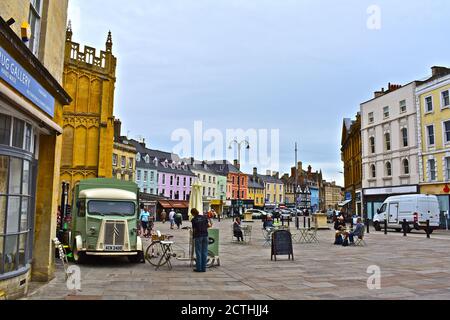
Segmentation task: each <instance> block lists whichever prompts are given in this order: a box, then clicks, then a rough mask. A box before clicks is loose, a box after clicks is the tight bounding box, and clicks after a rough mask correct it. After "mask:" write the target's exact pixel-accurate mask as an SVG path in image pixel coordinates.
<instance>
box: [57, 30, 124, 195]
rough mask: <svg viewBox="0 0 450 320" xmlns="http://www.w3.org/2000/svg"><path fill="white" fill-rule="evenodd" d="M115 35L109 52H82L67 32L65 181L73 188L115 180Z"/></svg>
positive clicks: (109, 43) (110, 38)
mask: <svg viewBox="0 0 450 320" xmlns="http://www.w3.org/2000/svg"><path fill="white" fill-rule="evenodd" d="M112 45H113V44H112V37H111V32H109V34H108V38H107V41H106V51H100V53H99V56H97V55H96V52H95V51H96V50H95V49H94V48H91V47H88V46H85V47H84V51H81V50H80V45H79V44H78V43H75V42H72V28H71V26H70V23H69V26H68V28H67V31H66V45H65V59H64V76H63V83H64V89H65V90H66V91H67V92H68V93H69V95H70V96H71V97H72V98H73V102H72V103H71V104H70V106H67V107H65V108H64V113H63V117H64V124H63V129H64V133H63V142H62V155H61V182H63V181H65V182H68V183H69V184H70V188H72V187H73V186H74V184H75V183H76V182H78V181H80V180H84V179H88V178H97V177H98V178H111V177H112V153H113V144H114V116H113V109H114V90H115V82H116V63H117V60H116V58H115V57H114V56H113V54H112Z"/></svg>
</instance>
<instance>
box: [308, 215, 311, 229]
mask: <svg viewBox="0 0 450 320" xmlns="http://www.w3.org/2000/svg"><path fill="white" fill-rule="evenodd" d="M308 230H311V218H310V217H308Z"/></svg>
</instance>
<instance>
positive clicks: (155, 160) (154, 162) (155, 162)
mask: <svg viewBox="0 0 450 320" xmlns="http://www.w3.org/2000/svg"><path fill="white" fill-rule="evenodd" d="M153 164H154V165H155V166H156V167H157V166H158V158H156V157H155V159H153Z"/></svg>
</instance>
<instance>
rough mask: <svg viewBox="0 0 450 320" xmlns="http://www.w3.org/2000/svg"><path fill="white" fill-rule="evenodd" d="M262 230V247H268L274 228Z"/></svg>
mask: <svg viewBox="0 0 450 320" xmlns="http://www.w3.org/2000/svg"><path fill="white" fill-rule="evenodd" d="M262 230H263V231H262V232H263V237H264V243H263V247H265V246H270V245H271V244H272V232H273V230H274V228H263V229H262Z"/></svg>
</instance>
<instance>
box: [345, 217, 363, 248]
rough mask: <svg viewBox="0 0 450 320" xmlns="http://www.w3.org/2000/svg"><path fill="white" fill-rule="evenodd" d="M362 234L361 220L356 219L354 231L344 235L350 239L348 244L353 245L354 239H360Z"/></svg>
mask: <svg viewBox="0 0 450 320" xmlns="http://www.w3.org/2000/svg"><path fill="white" fill-rule="evenodd" d="M363 233H364V224H363V223H362V220H361V218H358V219H356V227H355V230H353V231H351V232H349V233H347V234H346V239H347V237H348V238H349V239H350V244H354V237H355V236H356V237H361V236H362V235H363Z"/></svg>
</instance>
